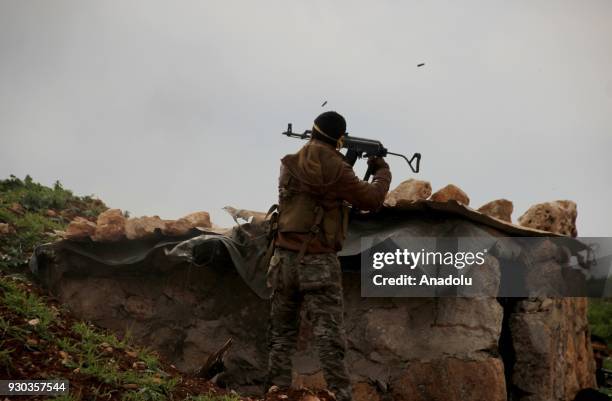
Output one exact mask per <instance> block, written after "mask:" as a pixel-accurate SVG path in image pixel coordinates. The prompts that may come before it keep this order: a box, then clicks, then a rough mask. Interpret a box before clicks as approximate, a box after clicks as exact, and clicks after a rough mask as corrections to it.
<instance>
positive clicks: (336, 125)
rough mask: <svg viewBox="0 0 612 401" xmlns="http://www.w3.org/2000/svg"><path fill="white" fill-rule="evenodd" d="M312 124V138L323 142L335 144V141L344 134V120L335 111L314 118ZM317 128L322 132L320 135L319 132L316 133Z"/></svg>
mask: <svg viewBox="0 0 612 401" xmlns="http://www.w3.org/2000/svg"><path fill="white" fill-rule="evenodd" d="M314 123H315V125H316V127H315V129H314V130H313V131H314V134H313V136H314V137H315V138H316V139H320V140H322V141H324V142H329V143H332V144H335V142H336V140H338V139H339V138H340V137H341V136H342V135H344V134H345V133H346V120H345V119H344V117H342V116H341V115H340V114H338V113H336V112H335V111H326V112H325V113H323V114H320V115H319V116H318V117H317V118H315V120H314ZM317 127H318V129H319V130H321V131H323V133H322V135H321V133H320V132H317ZM329 137H331V138H329Z"/></svg>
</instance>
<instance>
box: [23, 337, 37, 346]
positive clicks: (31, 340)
mask: <svg viewBox="0 0 612 401" xmlns="http://www.w3.org/2000/svg"><path fill="white" fill-rule="evenodd" d="M26 344H28V345H38V340H37V339H35V338H32V337H28V338H27V339H26Z"/></svg>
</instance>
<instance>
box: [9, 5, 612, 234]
mask: <svg viewBox="0 0 612 401" xmlns="http://www.w3.org/2000/svg"><path fill="white" fill-rule="evenodd" d="M610 21H612V2H610V1H607V0H601V1H597V0H589V1H565V0H546V1H544V0H542V1H513V2H509V1H491V0H486V1H485V0H482V1H461V2H457V1H416V0H413V1H403V2H399V1H390V0H389V1H377V2H372V1H369V2H365V1H364V2H362V1H335V2H328V1H308V2H292V1H258V2H247V1H228V0H223V1H181V2H170V1H165V2H162V1H125V0H122V1H118V0H117V1H80V0H78V1H76V0H75V1H57V0H56V1H42V0H41V1H23V0H14V1H8V0H0V176H1V177H2V178H6V177H8V175H9V174H15V175H17V176H20V177H22V178H23V176H24V175H25V174H30V175H32V176H33V178H34V179H35V180H37V181H40V182H42V183H44V184H47V185H49V184H51V183H52V182H54V181H55V180H56V179H59V180H61V181H62V183H63V184H64V186H65V187H66V188H70V189H72V190H74V192H75V193H77V194H95V195H97V196H98V197H100V198H101V199H103V200H104V201H105V202H106V203H107V204H108V205H109V206H112V207H118V208H122V209H124V210H126V209H127V210H129V211H130V212H131V214H132V215H133V216H138V215H153V214H158V215H160V216H161V217H163V218H178V217H180V216H182V215H184V214H186V213H189V212H192V211H196V210H207V211H209V212H210V213H211V215H212V218H213V221H214V222H216V223H218V224H220V225H229V224H231V219H229V218H228V217H227V216H225V212H223V211H222V210H221V208H222V207H223V206H225V205H232V206H235V207H238V208H247V209H254V210H262V211H265V210H267V208H268V206H269V205H270V204H272V203H274V202H275V201H276V185H277V176H278V168H279V159H280V158H281V157H282V156H283V155H284V154H286V153H290V152H294V151H296V150H297V149H298V148H299V146H301V145H302V143H300V141H298V140H292V139H289V138H286V137H283V136H281V135H280V133H281V132H282V131H283V130H284V129H285V128H286V125H287V123H288V122H293V126H294V129H295V130H299V131H301V130H304V129H307V128H310V126H311V124H312V120H313V119H314V117H315V116H316V115H317V114H319V113H320V112H322V111H325V110H330V109H331V110H336V111H338V112H340V113H342V114H343V115H344V116H345V117H346V119H347V121H348V130H349V132H351V133H352V134H354V135H357V136H364V137H373V138H377V139H380V140H381V141H382V142H383V143H384V144H385V145H386V146H387V147H388V148H389V149H390V150H392V151H395V152H400V153H407V154H412V153H413V152H417V151H418V152H421V153H422V154H423V160H422V172H421V173H420V174H418V175H417V176H416V177H415V175H413V174H412V173H411V172H410V170H409V169H408V167H407V166H406V165H405V162H403V161H401V160H399V159H395V158H391V157H390V158H389V163H390V165H391V168H392V173H393V183H392V187H393V186H395V185H397V184H399V183H400V182H401V181H403V180H405V179H408V178H411V177H415V178H419V179H425V180H428V181H430V182H431V183H432V186H433V189H434V191H435V190H436V189H438V188H440V187H442V186H444V185H446V184H448V183H454V184H456V185H458V186H460V187H461V188H463V189H464V190H465V191H466V192H467V193H468V194H469V195H470V198H471V206H473V207H476V208H477V207H479V206H480V205H482V204H483V203H485V202H487V201H490V200H493V199H497V198H502V197H503V198H508V199H510V200H512V201H513V202H514V206H515V211H514V214H513V219H514V220H515V221H516V219H517V218H518V217H519V216H520V215H521V214H522V213H523V212H524V211H525V210H526V209H527V208H528V207H529V206H530V205H531V204H534V203H538V202H543V201H550V200H556V199H572V200H574V201H576V202H577V203H578V232H579V234H580V235H583V236H585V235H590V236H606V235H611V234H612V229H611V228H610V224H611V223H612V212H611V211H610V210H611V201H612V186H611V185H610V183H611V182H612V172H611V171H612V161H611V160H610V151H611V150H612V24H610ZM419 63H426V64H425V66H423V67H420V68H417V64H419ZM325 100H327V102H328V103H327V105H326V106H325V108H321V107H320V106H321V104H322V103H323V101H325ZM362 163H363V162H362ZM358 170H359V171H362V170H363V168H362V167H359V168H358Z"/></svg>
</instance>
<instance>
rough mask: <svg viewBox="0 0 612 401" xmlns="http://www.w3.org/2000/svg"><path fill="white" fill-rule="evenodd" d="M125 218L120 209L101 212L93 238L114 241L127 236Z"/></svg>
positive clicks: (99, 240) (100, 240)
mask: <svg viewBox="0 0 612 401" xmlns="http://www.w3.org/2000/svg"><path fill="white" fill-rule="evenodd" d="M125 220H126V219H125V217H124V216H123V213H121V210H120V209H109V210H107V211H105V212H102V213H100V215H99V216H98V222H97V224H96V232H95V233H94V236H93V237H92V239H93V240H94V241H98V242H113V241H119V240H121V239H123V238H125Z"/></svg>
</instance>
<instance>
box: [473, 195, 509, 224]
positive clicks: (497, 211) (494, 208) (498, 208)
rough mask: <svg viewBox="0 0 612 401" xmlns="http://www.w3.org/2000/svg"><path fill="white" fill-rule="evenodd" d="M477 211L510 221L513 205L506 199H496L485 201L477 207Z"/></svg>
mask: <svg viewBox="0 0 612 401" xmlns="http://www.w3.org/2000/svg"><path fill="white" fill-rule="evenodd" d="M478 211H479V212H480V213H482V214H486V215H487V216H491V217H495V218H496V219H499V220H503V221H507V222H509V223H511V222H512V212H513V211H514V205H513V204H512V202H511V201H509V200H508V199H496V200H494V201H491V202H489V203H485V204H484V205H482V206H481V207H479V208H478Z"/></svg>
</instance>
